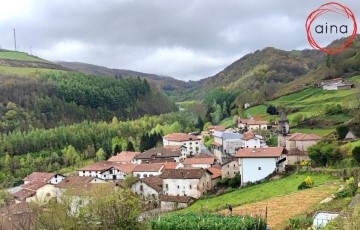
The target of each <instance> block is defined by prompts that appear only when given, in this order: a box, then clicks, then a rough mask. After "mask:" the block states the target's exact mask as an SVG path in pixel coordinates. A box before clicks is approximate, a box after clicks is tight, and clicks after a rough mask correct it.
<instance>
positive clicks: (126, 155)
mask: <svg viewBox="0 0 360 230" xmlns="http://www.w3.org/2000/svg"><path fill="white" fill-rule="evenodd" d="M138 154H140V152H131V151H122V152H121V153H118V154H117V155H115V156H112V157H110V158H109V159H108V161H110V162H114V163H121V164H126V163H135V161H134V158H135V156H136V155H138Z"/></svg>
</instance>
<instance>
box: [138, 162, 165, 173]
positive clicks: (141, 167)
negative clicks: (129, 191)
mask: <svg viewBox="0 0 360 230" xmlns="http://www.w3.org/2000/svg"><path fill="white" fill-rule="evenodd" d="M164 165H165V164H163V163H153V164H138V165H136V166H135V168H134V172H158V171H160V170H162V169H163V168H164Z"/></svg>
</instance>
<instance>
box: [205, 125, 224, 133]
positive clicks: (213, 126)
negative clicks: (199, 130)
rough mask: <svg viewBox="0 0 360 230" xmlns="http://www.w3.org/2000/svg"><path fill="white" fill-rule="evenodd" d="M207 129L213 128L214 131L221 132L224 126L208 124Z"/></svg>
mask: <svg viewBox="0 0 360 230" xmlns="http://www.w3.org/2000/svg"><path fill="white" fill-rule="evenodd" d="M208 130H214V131H219V132H223V131H225V127H224V126H222V125H210V126H209V127H208Z"/></svg>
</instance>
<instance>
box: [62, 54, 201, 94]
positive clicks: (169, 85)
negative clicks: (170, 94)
mask: <svg viewBox="0 0 360 230" xmlns="http://www.w3.org/2000/svg"><path fill="white" fill-rule="evenodd" d="M57 63H58V64H59V65H61V66H64V67H66V68H69V69H73V70H76V71H79V72H83V73H88V74H93V75H98V76H109V77H115V76H119V77H123V78H128V77H138V76H139V77H140V78H144V79H146V80H147V81H149V83H153V84H155V85H157V86H159V87H160V88H161V89H162V90H165V91H176V90H185V89H189V88H191V87H193V86H194V85H193V84H190V83H188V82H185V81H181V80H177V79H175V78H172V77H167V76H159V75H156V74H148V73H142V72H137V71H132V70H125V69H111V68H107V67H103V66H97V65H92V64H86V63H81V62H64V61H59V62H57Z"/></svg>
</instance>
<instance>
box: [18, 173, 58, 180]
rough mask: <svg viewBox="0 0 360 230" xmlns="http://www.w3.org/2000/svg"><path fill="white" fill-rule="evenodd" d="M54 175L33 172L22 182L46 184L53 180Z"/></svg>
mask: <svg viewBox="0 0 360 230" xmlns="http://www.w3.org/2000/svg"><path fill="white" fill-rule="evenodd" d="M55 175H56V174H55V173H47V172H33V173H31V174H30V175H28V176H27V177H25V178H24V179H23V181H43V182H48V181H49V180H50V179H51V178H53V177H54V176H55Z"/></svg>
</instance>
